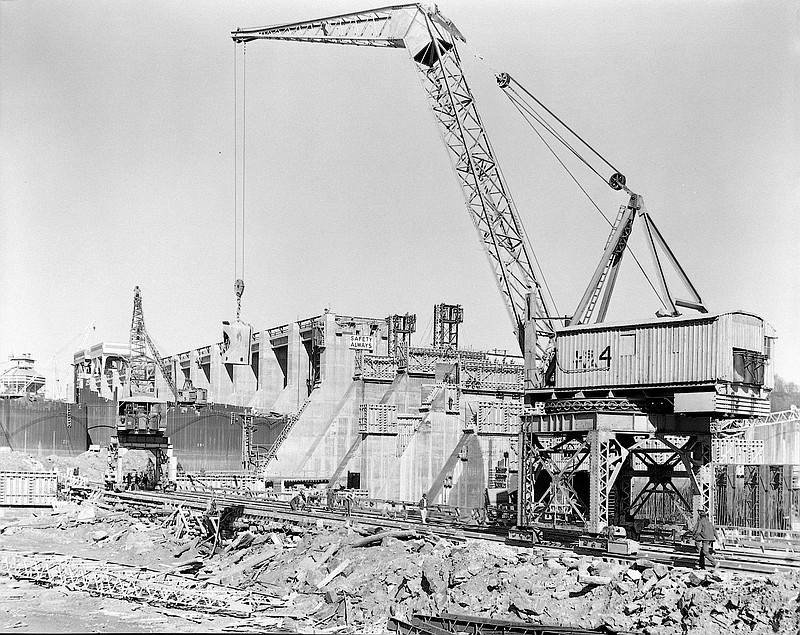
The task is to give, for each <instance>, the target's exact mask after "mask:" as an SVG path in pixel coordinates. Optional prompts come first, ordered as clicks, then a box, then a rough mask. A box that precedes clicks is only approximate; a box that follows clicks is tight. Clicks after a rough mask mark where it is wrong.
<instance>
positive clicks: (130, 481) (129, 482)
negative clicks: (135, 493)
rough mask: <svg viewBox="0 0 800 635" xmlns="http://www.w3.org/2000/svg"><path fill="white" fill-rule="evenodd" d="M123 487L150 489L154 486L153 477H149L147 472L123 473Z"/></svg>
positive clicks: (130, 489)
mask: <svg viewBox="0 0 800 635" xmlns="http://www.w3.org/2000/svg"><path fill="white" fill-rule="evenodd" d="M124 480H125V489H127V490H128V491H132V490H151V489H154V488H155V486H156V482H155V479H154V478H153V479H151V478H150V477H149V476H148V475H147V472H128V473H127V474H125V479H124Z"/></svg>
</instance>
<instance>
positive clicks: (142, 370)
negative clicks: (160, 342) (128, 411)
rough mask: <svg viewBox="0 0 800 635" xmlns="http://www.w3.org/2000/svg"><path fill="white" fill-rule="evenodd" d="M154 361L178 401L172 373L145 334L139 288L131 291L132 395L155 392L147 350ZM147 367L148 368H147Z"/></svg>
mask: <svg viewBox="0 0 800 635" xmlns="http://www.w3.org/2000/svg"><path fill="white" fill-rule="evenodd" d="M148 348H149V349H150V352H151V353H152V355H153V358H154V359H155V363H156V364H157V365H158V368H159V370H160V371H161V374H162V375H163V376H164V379H165V381H166V382H167V384H168V385H169V389H170V390H171V391H172V394H173V395H174V397H175V400H176V401H177V399H178V390H177V388H176V387H175V382H174V381H173V379H172V373H171V372H170V371H169V368H168V367H167V364H166V362H164V358H163V357H161V355H160V354H159V352H158V349H157V348H156V346H155V344H153V340H151V339H150V335H148V333H147V329H146V328H145V325H144V311H143V310H142V293H141V291H140V290H139V287H134V289H133V318H132V320H131V362H130V369H131V370H130V386H131V393H132V394H146V393H150V392H154V391H155V376H154V374H153V373H152V372H151V371H150V370H149V368H152V362H151V361H150V359H149V358H148V357H147V349H148ZM148 367H149V368H148Z"/></svg>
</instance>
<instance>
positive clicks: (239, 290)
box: [233, 42, 247, 322]
mask: <svg viewBox="0 0 800 635" xmlns="http://www.w3.org/2000/svg"><path fill="white" fill-rule="evenodd" d="M236 47H237V43H236V42H234V43H233V109H234V115H233V181H234V185H233V217H234V219H233V227H234V230H233V233H234V236H233V252H234V255H233V277H234V280H235V281H234V293H235V294H236V321H237V322H238V321H239V317H240V315H241V313H242V294H244V265H245V261H244V259H245V239H244V237H245V185H246V179H245V173H246V163H247V145H246V133H247V63H246V62H247V43H246V42H245V43H244V44H242V187H241V189H242V208H241V214H242V269H241V277H239V208H238V203H239V173H238V162H239V143H238V141H239V136H238V134H239V101H238V100H239V83H238V78H239V74H238V70H239V69H238V65H237V60H236V57H237V55H236Z"/></svg>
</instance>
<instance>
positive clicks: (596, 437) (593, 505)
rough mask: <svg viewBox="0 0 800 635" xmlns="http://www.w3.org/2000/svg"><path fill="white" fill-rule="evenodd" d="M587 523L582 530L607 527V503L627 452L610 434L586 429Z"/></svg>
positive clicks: (598, 530) (598, 529)
mask: <svg viewBox="0 0 800 635" xmlns="http://www.w3.org/2000/svg"><path fill="white" fill-rule="evenodd" d="M588 439H589V447H590V450H589V451H590V454H591V462H590V464H589V465H590V473H589V488H590V489H589V522H588V525H587V527H586V529H587V530H588V531H590V532H593V533H599V532H601V531H602V530H603V529H605V528H606V527H607V526H608V524H609V501H610V499H611V490H612V488H613V486H614V481H615V480H616V478H617V475H618V474H619V471H620V469H621V468H622V464H623V462H624V461H625V458H626V457H627V455H628V451H627V450H626V449H625V448H624V447H623V446H622V444H620V442H619V441H618V440H617V438H616V435H615V434H614V433H613V432H608V431H604V430H590V431H589V434H588Z"/></svg>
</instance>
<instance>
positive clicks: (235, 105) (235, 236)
mask: <svg viewBox="0 0 800 635" xmlns="http://www.w3.org/2000/svg"><path fill="white" fill-rule="evenodd" d="M236 47H237V44H236V42H234V43H233V279H234V280H236V277H237V276H238V275H239V262H238V257H239V210H238V205H239V74H238V70H239V69H238V64H237V63H236V57H237V54H236V53H237V49H236Z"/></svg>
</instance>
